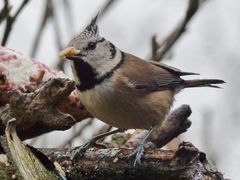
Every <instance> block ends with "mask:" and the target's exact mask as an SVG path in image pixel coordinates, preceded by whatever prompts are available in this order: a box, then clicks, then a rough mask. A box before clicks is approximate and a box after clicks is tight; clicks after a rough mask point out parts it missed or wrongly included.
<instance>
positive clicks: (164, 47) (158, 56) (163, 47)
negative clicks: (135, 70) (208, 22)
mask: <svg viewBox="0 0 240 180" xmlns="http://www.w3.org/2000/svg"><path fill="white" fill-rule="evenodd" d="M199 1H200V0H189V3H188V9H187V12H186V15H185V17H184V19H183V20H182V22H181V23H180V24H179V25H178V26H177V27H176V28H175V29H174V30H173V31H172V32H171V33H170V34H169V35H168V36H167V38H166V39H165V40H163V42H162V43H160V44H159V45H158V46H159V49H158V51H157V52H156V49H154V50H153V52H154V53H152V56H153V57H154V58H155V59H154V60H156V61H161V60H162V59H163V58H164V56H165V54H166V53H167V52H168V51H169V49H171V47H172V46H173V45H174V44H175V43H176V41H177V40H178V39H179V38H180V37H181V35H182V34H183V33H184V32H185V30H186V26H187V24H188V23H189V21H190V20H191V18H192V17H193V15H194V14H195V13H196V12H197V10H198V8H199V4H200V2H199ZM204 2H206V1H204ZM155 38H156V37H153V40H155Z"/></svg>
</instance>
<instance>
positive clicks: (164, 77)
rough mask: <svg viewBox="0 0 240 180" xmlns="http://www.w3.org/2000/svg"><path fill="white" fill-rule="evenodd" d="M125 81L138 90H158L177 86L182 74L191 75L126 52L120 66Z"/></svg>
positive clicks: (180, 81) (180, 82) (181, 81)
mask: <svg viewBox="0 0 240 180" xmlns="http://www.w3.org/2000/svg"><path fill="white" fill-rule="evenodd" d="M120 73H121V74H122V76H124V78H125V81H126V83H127V84H128V85H129V86H130V87H132V88H135V89H136V90H139V91H159V90H164V89H169V88H176V87H179V86H180V85H181V84H182V83H184V80H183V79H181V78H180V76H183V75H192V74H195V73H188V72H183V71H181V70H178V69H176V68H173V67H170V66H167V65H165V64H162V63H155V62H146V61H144V60H142V59H140V58H138V57H135V56H133V55H131V54H126V56H125V61H124V63H123V65H122V66H121V68H120Z"/></svg>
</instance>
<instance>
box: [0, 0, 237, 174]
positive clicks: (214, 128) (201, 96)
mask: <svg viewBox="0 0 240 180" xmlns="http://www.w3.org/2000/svg"><path fill="white" fill-rule="evenodd" d="M202 2H203V5H202V6H201V8H200V9H199V10H198V12H197V13H196V14H195V16H194V17H193V19H192V20H191V22H190V23H189V25H188V27H187V31H186V32H185V34H183V35H182V36H181V38H180V39H179V40H178V41H177V43H176V44H175V45H174V47H173V48H172V49H171V52H169V53H168V55H167V57H166V58H165V60H163V62H164V63H167V64H169V65H172V66H175V67H177V68H180V69H182V70H184V71H193V72H198V73H201V76H200V78H219V79H223V80H225V81H226V82H227V83H226V84H224V85H223V89H213V88H196V89H187V90H185V91H183V92H181V93H179V94H178V95H177V97H176V101H175V104H174V107H178V106H180V105H181V104H189V105H190V106H191V108H192V111H193V113H192V115H191V117H190V120H191V121H192V126H191V127H190V128H189V130H188V132H186V133H184V134H183V135H181V137H180V139H181V140H184V141H190V142H192V143H193V144H194V145H195V146H196V147H198V148H199V149H200V150H201V151H204V152H205V153H206V154H207V156H208V159H209V160H210V161H211V162H212V163H213V164H215V165H216V166H217V168H218V169H219V171H221V172H222V173H224V176H225V177H226V178H231V179H238V178H239V168H240V140H239V137H240V121H239V117H240V111H239V110H240V95H239V93H240V80H239V76H240V71H239V69H240V41H239V39H240V21H239V19H240V1H238V0H221V1H218V0H205V1H202ZM9 3H10V4H11V5H12V11H11V12H12V13H14V12H16V10H17V9H18V7H19V6H20V4H21V3H22V1H21V0H9ZM108 3H109V4H108ZM3 5H4V1H3V0H2V1H0V8H1V9H2V7H3ZM187 5H188V1H187V0H181V1H179V0H171V1H167V0H152V1H151V3H150V2H149V1H148V0H131V1H128V0H114V1H107V0H98V1H96V0H42V1H37V0H32V1H29V2H28V3H27V4H26V6H25V7H24V9H23V10H22V12H21V13H20V14H19V16H18V17H17V19H16V21H15V23H14V25H13V29H12V31H11V35H10V36H9V39H8V41H7V42H6V44H5V46H6V47H9V48H11V49H14V50H16V51H19V52H21V53H23V54H26V55H29V56H32V57H34V58H35V59H37V61H40V62H42V63H44V64H47V65H48V66H50V67H53V68H56V69H57V68H61V69H62V70H63V71H64V72H65V73H66V74H68V75H69V76H70V77H71V70H70V67H69V64H67V63H66V64H65V65H64V66H61V64H59V61H58V58H57V56H58V52H59V51H60V50H61V49H63V48H65V47H66V45H67V43H68V42H69V41H70V40H71V38H72V37H73V36H75V35H76V34H78V33H79V32H80V31H81V30H83V29H84V28H85V26H86V25H87V23H88V22H89V21H90V20H91V19H92V17H94V16H95V15H96V14H97V12H103V13H102V14H101V13H100V18H99V21H98V24H99V28H100V33H101V35H102V36H104V37H105V38H106V39H108V40H110V41H111V42H113V43H114V44H115V45H116V46H118V47H119V48H120V49H121V50H123V51H126V52H129V53H132V54H134V55H137V56H139V57H142V58H148V57H151V39H152V37H153V35H157V41H159V42H161V40H163V39H164V38H165V37H166V36H167V35H168V34H169V33H170V32H171V31H172V30H173V29H174V28H175V27H176V26H177V24H178V23H179V22H180V21H181V20H182V19H183V17H184V15H185V13H186V9H187ZM102 10H103V11H102ZM4 30H5V25H4V23H3V24H2V25H1V26H0V35H1V37H2V36H3V33H4ZM86 123H87V121H86V122H82V123H80V124H78V125H76V126H74V127H73V128H72V129H70V130H68V131H64V132H61V131H58V132H52V133H49V134H46V135H43V136H41V137H38V138H35V139H34V140H31V141H28V142H31V143H32V144H33V145H34V146H37V147H43V146H44V147H59V146H61V145H62V144H63V143H64V142H65V141H66V140H67V139H68V138H69V137H71V136H72V135H73V134H74V132H76V131H77V130H79V129H81V128H82V127H83V126H84V125H86ZM103 125H104V124H103V123H102V122H100V121H97V120H95V121H94V122H93V123H92V124H91V126H87V128H85V129H84V131H83V132H82V134H81V137H79V138H75V139H74V141H73V142H71V143H72V145H74V146H75V145H80V144H81V143H82V142H83V141H85V140H86V139H88V138H89V137H90V136H91V135H92V134H94V132H95V131H96V129H100V128H101V127H102V126H103Z"/></svg>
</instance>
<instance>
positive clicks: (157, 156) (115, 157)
mask: <svg viewBox="0 0 240 180" xmlns="http://www.w3.org/2000/svg"><path fill="white" fill-rule="evenodd" d="M42 151H43V152H44V153H45V154H46V155H47V156H48V157H49V158H50V160H51V161H54V162H55V161H56V162H58V163H59V164H60V165H61V166H62V167H63V168H64V170H65V172H66V176H67V178H69V179H81V178H82V179H95V178H97V179H108V177H109V179H129V178H131V179H199V178H200V179H209V180H213V179H214V180H215V179H219V180H221V179H223V175H222V174H221V173H220V172H218V171H217V170H215V169H214V168H213V167H212V166H211V165H210V164H209V163H208V161H207V159H206V155H205V154H204V153H202V152H200V151H199V150H198V149H197V148H195V147H194V146H193V145H192V144H190V143H186V142H183V143H181V144H180V146H179V148H178V149H177V150H176V151H170V150H158V149H154V150H146V151H145V154H144V156H143V159H142V164H141V165H138V166H137V167H136V168H134V167H133V161H132V160H131V159H128V158H126V156H127V155H129V154H130V153H132V152H133V149H126V148H113V149H110V148H108V149H95V148H94V149H93V148H92V149H89V150H88V151H87V152H86V153H84V155H83V156H82V157H81V158H79V159H77V160H75V161H74V162H72V161H71V160H70V156H71V154H72V152H71V150H66V149H65V150H62V151H60V150H57V149H44V150H42Z"/></svg>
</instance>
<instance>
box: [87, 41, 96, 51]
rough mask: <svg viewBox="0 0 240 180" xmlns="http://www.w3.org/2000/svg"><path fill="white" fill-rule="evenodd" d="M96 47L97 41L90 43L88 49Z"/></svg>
mask: <svg viewBox="0 0 240 180" xmlns="http://www.w3.org/2000/svg"><path fill="white" fill-rule="evenodd" d="M95 48H96V43H95V42H90V43H88V46H87V49H88V50H93V49H95Z"/></svg>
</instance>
